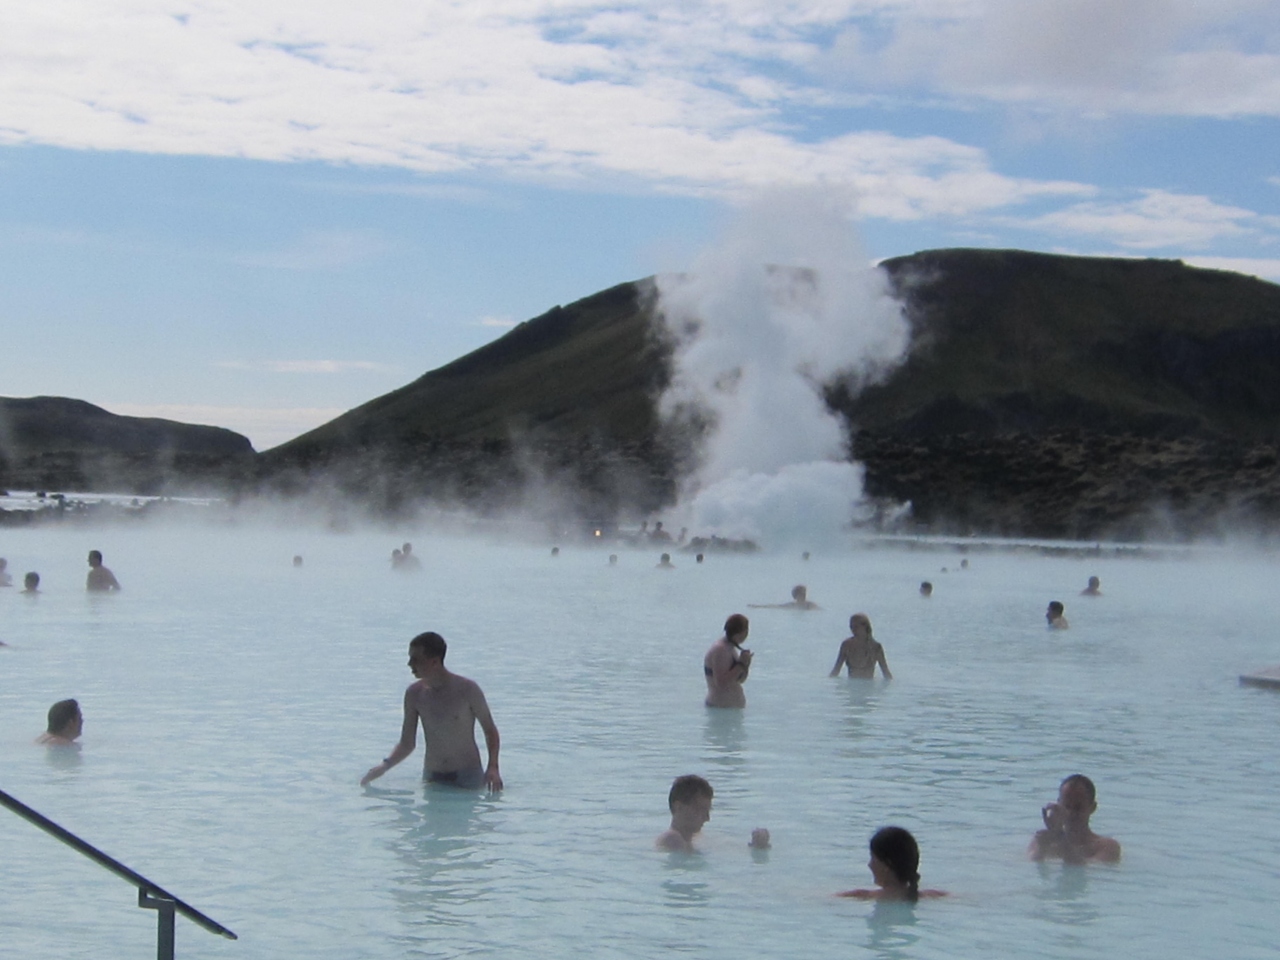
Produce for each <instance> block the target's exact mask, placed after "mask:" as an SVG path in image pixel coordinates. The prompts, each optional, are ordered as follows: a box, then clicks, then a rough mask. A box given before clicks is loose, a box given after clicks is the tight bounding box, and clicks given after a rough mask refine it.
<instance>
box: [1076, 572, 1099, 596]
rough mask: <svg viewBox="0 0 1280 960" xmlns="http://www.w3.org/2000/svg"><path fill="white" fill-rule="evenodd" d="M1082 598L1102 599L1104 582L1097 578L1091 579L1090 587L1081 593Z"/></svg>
mask: <svg viewBox="0 0 1280 960" xmlns="http://www.w3.org/2000/svg"><path fill="white" fill-rule="evenodd" d="M1080 596H1082V597H1100V596H1102V581H1101V580H1099V579H1098V578H1097V577H1090V578H1089V585H1088V586H1087V587H1085V588H1084V589H1083V590H1081V591H1080Z"/></svg>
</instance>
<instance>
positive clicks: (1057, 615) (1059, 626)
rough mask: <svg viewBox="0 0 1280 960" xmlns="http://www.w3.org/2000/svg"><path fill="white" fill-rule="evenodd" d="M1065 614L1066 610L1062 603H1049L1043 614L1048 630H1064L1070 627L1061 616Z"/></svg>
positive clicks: (1053, 601)
mask: <svg viewBox="0 0 1280 960" xmlns="http://www.w3.org/2000/svg"><path fill="white" fill-rule="evenodd" d="M1065 612H1066V608H1065V607H1064V606H1063V605H1062V601H1060V600H1051V601H1049V609H1047V610H1046V611H1045V612H1044V618H1045V620H1047V621H1048V623H1049V629H1050V630H1066V629H1067V628H1068V627H1070V626H1071V624H1069V623H1067V618H1066V617H1064V616H1063V614H1064V613H1065Z"/></svg>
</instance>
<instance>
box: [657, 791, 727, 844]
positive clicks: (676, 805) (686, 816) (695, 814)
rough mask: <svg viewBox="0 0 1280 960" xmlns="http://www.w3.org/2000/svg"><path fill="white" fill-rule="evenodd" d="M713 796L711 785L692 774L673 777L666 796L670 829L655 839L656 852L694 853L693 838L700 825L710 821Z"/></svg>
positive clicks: (700, 827)
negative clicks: (669, 811)
mask: <svg viewBox="0 0 1280 960" xmlns="http://www.w3.org/2000/svg"><path fill="white" fill-rule="evenodd" d="M714 796H715V791H714V790H712V789H711V784H709V783H708V782H707V781H706V780H704V779H703V778H702V777H700V776H698V775H697V774H696V773H687V774H685V775H684V776H682V777H676V778H675V780H674V781H673V782H672V784H671V791H670V792H669V793H668V794H667V806H668V807H669V808H670V810H671V826H670V828H668V829H667V830H666V831H665V832H664V833H662V834H660V835H659V836H658V839H657V841H656V844H657V846H658V849H660V850H669V851H671V852H672V853H695V852H696V851H695V849H694V846H693V838H694V837H695V836H696V835H697V833H698V831H700V830H701V829H702V825H703V824H704V823H706V822H707V821H708V820H710V819H711V799H712V797H714Z"/></svg>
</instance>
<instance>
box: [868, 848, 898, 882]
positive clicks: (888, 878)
mask: <svg viewBox="0 0 1280 960" xmlns="http://www.w3.org/2000/svg"><path fill="white" fill-rule="evenodd" d="M867 866H868V867H870V868H871V879H872V880H874V881H875V883H876V886H877V887H895V886H898V878H897V876H895V875H894V872H893V871H892V870H890V869H889V866H888V864H886V863H885V862H884V861H883V860H881V859H880V858H879V857H877V856H876V855H875V854H874V853H873V854H872V855H871V859H870V860H868V861H867Z"/></svg>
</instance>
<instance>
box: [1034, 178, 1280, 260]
mask: <svg viewBox="0 0 1280 960" xmlns="http://www.w3.org/2000/svg"><path fill="white" fill-rule="evenodd" d="M1266 222H1267V221H1266V218H1262V217H1259V216H1258V215H1257V214H1256V213H1254V212H1252V211H1250V210H1244V209H1241V208H1240V207H1230V206H1224V205H1222V204H1219V203H1215V202H1213V201H1212V200H1210V199H1209V198H1208V197H1201V196H1188V195H1184V194H1175V193H1168V192H1165V191H1163V190H1145V191H1143V194H1142V196H1141V197H1140V198H1139V199H1137V200H1130V201H1125V202H1106V201H1100V202H1088V203H1079V204H1075V205H1073V206H1070V207H1066V208H1064V209H1062V210H1057V211H1054V212H1052V213H1047V214H1045V215H1043V216H1040V217H1036V218H1034V219H1030V220H1023V221H1018V222H1013V223H1011V224H1010V225H1013V226H1019V227H1024V228H1032V229H1042V230H1046V231H1049V232H1050V233H1058V234H1073V235H1078V236H1095V237H1106V238H1108V239H1110V240H1111V241H1112V242H1114V243H1116V244H1118V245H1119V246H1121V247H1128V248H1131V249H1157V248H1171V249H1176V248H1180V247H1185V248H1192V249H1195V248H1203V247H1205V246H1207V245H1208V244H1210V243H1212V242H1213V241H1215V240H1220V239H1224V238H1231V237H1240V236H1243V235H1246V234H1250V233H1254V232H1257V231H1258V229H1259V227H1260V226H1262V225H1264V224H1265V223H1266Z"/></svg>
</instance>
